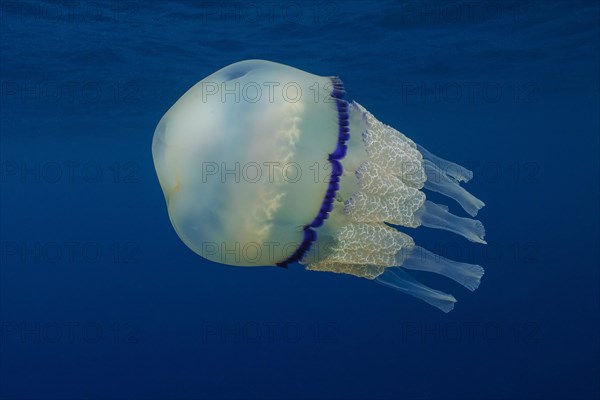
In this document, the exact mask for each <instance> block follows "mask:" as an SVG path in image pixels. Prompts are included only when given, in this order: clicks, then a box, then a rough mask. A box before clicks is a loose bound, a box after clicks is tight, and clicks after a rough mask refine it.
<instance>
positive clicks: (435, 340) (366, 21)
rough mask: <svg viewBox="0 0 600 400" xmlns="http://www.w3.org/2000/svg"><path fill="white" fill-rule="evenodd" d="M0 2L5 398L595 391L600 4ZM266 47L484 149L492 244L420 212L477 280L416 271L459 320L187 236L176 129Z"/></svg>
mask: <svg viewBox="0 0 600 400" xmlns="http://www.w3.org/2000/svg"><path fill="white" fill-rule="evenodd" d="M1 5H2V8H1V11H2V13H1V47H0V48H1V51H2V53H1V65H0V72H1V85H2V86H1V89H2V91H1V93H0V94H1V104H0V105H1V113H0V124H1V125H0V127H1V143H0V145H1V156H2V164H1V165H2V175H1V178H2V189H1V197H0V200H1V214H0V216H1V240H2V249H1V250H2V254H1V257H2V259H1V262H2V264H1V269H0V290H1V293H0V321H1V322H0V324H1V325H0V346H1V347H0V398H2V399H11V400H12V399H47V398H55V399H82V398H88V399H117V398H119V399H167V398H186V399H191V398H206V399H209V398H210V399H221V398H222V399H234V398H235V399H238V398H239V399H242V398H243V399H245V398H272V399H284V398H295V399H330V398H340V399H342V398H343V399H364V398H373V399H392V398H403V399H422V398H446V399H467V398H468V399H492V398H494V399H500V398H502V399H516V398H519V399H521V398H537V399H565V398H569V399H593V398H594V399H595V398H598V394H599V390H600V389H599V382H600V381H599V380H597V378H598V376H599V372H600V348H599V339H598V338H599V336H598V334H599V324H600V322H599V321H600V319H599V274H598V266H599V248H598V243H599V237H600V235H599V225H600V224H599V206H598V204H599V200H600V194H599V180H600V176H599V169H600V168H599V161H598V157H599V150H600V149H599V135H598V132H599V90H598V89H599V77H598V71H599V67H600V62H599V51H600V50H599V43H600V38H599V25H598V18H599V6H598V3H597V2H594V1H583V2H571V1H569V2H552V1H543V2H504V1H502V2H490V3H479V2H465V3H462V2H450V3H437V2H425V3H415V2H407V3H391V2H380V3H376V4H371V2H364V3H361V2H348V1H335V2H312V3H302V2H293V3H277V2H273V3H268V4H260V3H253V5H243V4H240V3H228V4H221V5H216V3H206V2H196V3H192V2H163V1H160V2H159V1H156V2H149V4H144V3H137V2H123V3H122V4H118V3H105V2H100V1H96V2H94V3H83V2H77V1H75V2H42V3H37V2H31V1H24V2H16V1H5V0H2V3H1ZM249 58H263V59H268V60H273V61H277V62H281V63H285V64H289V65H292V66H295V67H298V68H301V69H305V70H307V71H310V72H312V73H315V74H319V75H339V76H340V77H341V78H342V79H343V80H344V82H345V85H346V88H347V90H348V97H349V98H351V99H356V100H358V101H359V102H360V103H362V104H363V105H364V106H365V107H366V108H367V109H368V110H370V111H371V112H372V113H373V114H374V115H375V116H377V117H378V118H379V119H380V120H382V121H384V122H386V123H388V124H390V125H392V126H394V127H396V128H397V129H399V130H401V131H403V132H404V133H406V134H407V135H408V136H409V137H411V138H412V139H413V140H415V141H416V142H418V143H420V144H422V145H424V146H425V147H427V148H428V149H430V150H431V151H432V152H434V153H437V154H438V155H441V156H443V157H446V158H448V159H450V160H453V161H456V162H459V163H461V164H463V165H466V166H469V167H471V168H472V169H473V170H474V172H475V179H474V180H473V181H472V182H471V183H469V184H468V188H469V190H470V191H471V192H473V193H474V194H476V195H477V196H478V197H480V198H481V199H483V200H484V201H485V202H486V204H487V206H486V207H485V208H484V210H483V211H482V212H481V213H480V218H481V220H482V221H483V222H484V223H485V225H486V228H487V237H486V238H487V240H488V243H489V244H488V245H487V247H483V246H478V245H474V244H471V243H468V242H466V241H463V240H461V239H460V238H457V237H454V236H452V235H451V234H446V233H442V232H433V231H431V230H427V229H426V228H422V229H419V230H416V231H411V232H409V233H411V234H412V235H413V236H414V237H415V239H416V240H417V242H418V243H419V244H421V245H423V246H424V247H428V248H430V249H432V250H433V251H436V252H439V253H442V254H444V255H446V256H448V257H451V258H456V259H461V260H465V261H468V262H473V263H478V264H481V265H483V266H484V267H485V268H486V275H485V277H484V280H483V283H482V285H481V287H480V289H479V290H478V291H477V292H475V293H470V292H468V291H466V290H464V289H463V288H461V287H459V286H458V285H455V284H454V283H452V282H449V281H447V280H444V279H441V278H437V277H432V276H424V275H419V278H420V279H422V280H423V281H424V282H426V283H429V284H430V285H431V286H434V287H436V288H439V289H442V290H445V291H449V292H452V293H454V294H455V295H456V297H457V298H458V299H459V303H458V304H457V306H456V309H455V310H454V311H453V312H451V313H450V314H447V315H445V314H443V313H441V312H439V311H438V310H436V309H434V308H433V307H430V306H428V305H426V304H425V303H422V302H420V301H418V300H415V299H413V298H410V297H408V296H403V295H401V294H399V293H397V292H395V291H392V290H389V289H387V288H384V287H382V286H380V285H376V284H374V283H371V282H369V281H366V280H361V279H356V278H353V277H349V276H339V275H335V274H326V273H315V272H306V271H303V270H302V268H301V267H300V266H299V265H296V266H293V267H291V268H290V269H289V270H287V271H286V270H282V269H279V268H255V269H242V268H231V267H223V266H219V265H216V264H212V263H209V262H207V261H204V260H203V259H201V258H199V257H198V256H196V255H194V254H193V253H192V252H191V251H190V250H188V249H187V248H186V247H185V246H184V245H183V244H182V243H181V242H180V240H179V239H178V237H177V236H176V234H175V232H174V231H173V229H172V227H171V226H170V223H169V221H168V217H167V214H166V207H165V204H164V200H163V197H162V193H161V190H160V187H159V185H158V182H157V179H156V177H155V174H154V167H153V164H152V157H151V151H150V145H151V141H152V135H153V132H154V128H155V126H156V124H157V122H158V120H159V119H160V117H161V116H162V115H163V113H164V112H165V111H166V110H167V109H168V108H169V107H170V106H171V105H172V104H173V103H174V102H175V101H176V100H177V99H178V98H179V96H181V95H182V94H183V93H184V92H185V91H186V90H187V89H188V88H190V87H191V86H192V85H193V84H195V83H196V82H197V81H199V80H200V79H202V78H203V77H205V76H206V75H208V74H210V73H212V72H213V71H215V70H217V69H219V68H221V67H223V66H225V65H227V64H229V63H232V62H235V61H239V60H243V59H249ZM98 173H99V174H100V175H99V176H98V177H97V178H96V176H97V174H98ZM57 174H58V175H57ZM215 206H218V205H215ZM69 249H71V252H69ZM96 250H99V251H101V254H100V255H98V256H97V257H96V256H95V251H96Z"/></svg>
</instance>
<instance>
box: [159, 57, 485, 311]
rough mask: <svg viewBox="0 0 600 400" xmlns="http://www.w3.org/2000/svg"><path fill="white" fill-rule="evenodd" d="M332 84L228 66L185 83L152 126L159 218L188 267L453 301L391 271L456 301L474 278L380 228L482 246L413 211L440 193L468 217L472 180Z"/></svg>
mask: <svg viewBox="0 0 600 400" xmlns="http://www.w3.org/2000/svg"><path fill="white" fill-rule="evenodd" d="M344 97H345V91H344V86H343V83H342V81H341V80H340V79H339V78H337V77H322V76H317V75H314V74H310V73H308V72H305V71H302V70H299V69H296V68H293V67H290V66H287V65H282V64H278V63H274V62H269V61H263V60H248V61H241V62H238V63H235V64H232V65H229V66H227V67H225V68H223V69H221V70H219V71H217V72H215V73H213V74H212V75H210V76H208V77H206V78H205V79H203V80H202V81H200V82H198V83H197V84H196V85H194V86H193V87H192V88H191V89H190V90H188V92H186V93H185V94H184V95H183V96H182V97H181V98H180V99H179V100H178V101H177V102H176V103H175V104H174V105H173V106H172V107H171V108H170V109H169V110H168V111H167V113H166V114H165V115H164V116H163V117H162V119H161V120H160V122H159V124H158V126H157V128H156V131H155V133H154V139H153V143H152V154H153V159H154V164H155V168H156V172H157V175H158V179H159V182H160V185H161V187H162V190H163V193H164V196H165V199H166V203H167V209H168V214H169V218H170V220H171V223H172V225H173V227H174V228H175V231H176V232H177V234H178V236H179V237H180V238H181V240H182V241H183V242H184V243H185V244H186V245H187V246H188V247H189V248H190V249H191V250H193V251H194V252H196V253H197V254H199V255H200V256H202V257H204V258H206V259H208V260H211V261H214V262H217V263H221V264H227V265H235V266H264V265H276V266H280V267H287V266H288V265H289V264H292V263H294V262H300V263H301V264H304V265H306V266H307V267H306V268H307V269H308V270H313V271H329V272H335V273H344V274H349V275H354V276H357V277H362V278H367V279H372V280H376V281H377V282H379V283H381V284H383V285H386V286H390V287H392V288H394V289H397V290H399V291H401V292H404V293H407V294H410V295H413V296H415V297H418V298H420V299H422V300H424V301H426V302H428V303H429V304H432V305H434V306H436V307H438V308H440V309H442V310H443V311H445V312H448V311H450V310H451V309H452V308H453V305H454V302H455V301H456V300H455V299H454V297H453V296H452V295H449V294H445V293H442V292H439V291H436V290H433V289H430V288H428V287H426V286H425V285H422V284H420V283H419V282H417V281H416V280H414V279H413V278H412V277H410V275H409V274H407V273H406V272H404V271H403V270H404V269H416V270H424V271H429V272H435V273H438V274H442V275H445V276H447V277H449V278H451V279H453V280H455V281H457V282H458V283H460V284H462V285H463V286H465V287H466V288H468V289H470V290H475V289H476V288H477V287H478V286H479V281H480V278H481V276H482V275H483V269H482V268H481V267H480V266H478V265H471V264H465V263H460V262H455V261H451V260H448V259H445V258H443V257H441V256H438V255H434V254H433V253H430V252H429V251H427V250H425V249H423V248H421V247H419V246H417V245H415V243H414V241H413V240H412V238H411V237H410V236H408V235H407V234H406V233H403V232H400V231H399V230H398V229H395V228H393V227H391V226H390V224H392V225H396V226H399V227H406V228H417V227H419V226H421V225H422V226H426V227H431V228H437V229H444V230H447V231H451V232H454V233H456V234H459V235H461V236H464V237H465V238H466V239H468V240H470V241H473V242H478V243H485V241H484V239H483V237H484V228H483V225H482V224H481V222H479V221H477V220H474V219H471V218H463V217H459V216H455V215H453V214H451V213H450V212H449V211H448V208H447V207H445V206H443V205H438V204H435V203H433V202H431V201H429V200H427V199H426V192H425V191H424V190H428V191H434V192H438V193H441V194H443V195H445V196H447V197H450V198H452V199H454V200H455V201H457V202H458V203H459V204H460V205H461V206H462V208H463V209H464V210H465V211H466V212H467V213H468V214H469V215H470V216H475V215H476V214H477V212H478V210H479V209H481V208H482V207H483V205H484V204H483V202H481V201H480V200H478V199H477V198H475V197H474V196H473V195H471V194H470V193H469V192H467V191H466V190H465V189H464V188H463V187H462V186H461V185H460V183H461V182H466V181H468V180H469V179H471V177H472V173H471V172H470V171H469V170H467V169H465V168H463V167H461V166H459V165H457V164H454V163H452V162H449V161H446V160H444V159H441V158H439V157H437V156H435V155H433V154H432V153H430V152H429V151H427V150H426V149H424V148H423V147H422V146H420V145H417V144H415V143H414V142H413V141H412V140H410V139H409V138H407V137H406V136H405V135H403V134H402V133H400V132H398V131H397V130H395V129H394V128H392V127H390V126H388V125H385V124H383V123H381V122H380V121H378V120H377V119H376V118H375V117H374V116H373V115H372V114H371V113H369V112H368V111H367V110H366V109H365V108H364V107H362V106H361V105H360V104H358V103H356V102H348V101H346V100H345V99H344Z"/></svg>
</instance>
